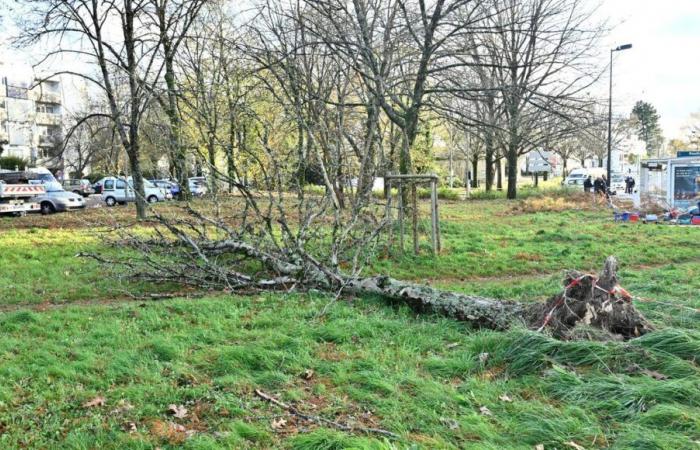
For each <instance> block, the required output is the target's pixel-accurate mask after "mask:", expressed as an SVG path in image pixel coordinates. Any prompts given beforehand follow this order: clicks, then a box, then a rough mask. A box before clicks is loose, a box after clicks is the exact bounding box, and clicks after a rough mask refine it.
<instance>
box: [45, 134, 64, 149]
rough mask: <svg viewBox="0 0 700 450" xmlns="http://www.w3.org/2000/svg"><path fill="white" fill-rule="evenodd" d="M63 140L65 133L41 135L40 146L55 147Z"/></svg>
mask: <svg viewBox="0 0 700 450" xmlns="http://www.w3.org/2000/svg"><path fill="white" fill-rule="evenodd" d="M61 141H63V135H60V134H47V135H40V136H39V147H54V146H56V145H58V144H60V143H61Z"/></svg>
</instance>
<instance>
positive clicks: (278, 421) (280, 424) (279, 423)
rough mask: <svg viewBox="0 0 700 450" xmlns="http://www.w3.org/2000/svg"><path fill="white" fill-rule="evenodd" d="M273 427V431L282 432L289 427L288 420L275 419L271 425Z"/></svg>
mask: <svg viewBox="0 0 700 450" xmlns="http://www.w3.org/2000/svg"><path fill="white" fill-rule="evenodd" d="M270 425H271V426H272V429H273V430H281V429H282V428H284V427H285V426H286V425H287V419H284V418H279V419H273V420H272V423H271V424H270Z"/></svg>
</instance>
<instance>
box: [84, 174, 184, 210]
mask: <svg viewBox="0 0 700 450" xmlns="http://www.w3.org/2000/svg"><path fill="white" fill-rule="evenodd" d="M98 183H99V184H100V185H101V186H102V193H101V196H102V200H103V201H104V202H105V204H106V205H107V206H114V205H116V204H121V205H123V204H124V203H126V202H133V201H136V191H135V189H134V186H133V180H132V178H131V177H128V178H117V177H105V178H103V179H101V180H100V181H99V182H98ZM143 188H144V196H145V197H146V201H147V202H148V203H156V202H163V201H165V200H170V199H172V198H173V196H172V194H171V193H170V191H169V190H168V189H164V188H159V187H157V186H156V185H154V184H153V183H151V182H150V181H148V180H143Z"/></svg>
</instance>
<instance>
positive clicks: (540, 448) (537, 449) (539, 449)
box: [535, 444, 544, 450]
mask: <svg viewBox="0 0 700 450" xmlns="http://www.w3.org/2000/svg"><path fill="white" fill-rule="evenodd" d="M535 450H544V445H542V444H537V445H535Z"/></svg>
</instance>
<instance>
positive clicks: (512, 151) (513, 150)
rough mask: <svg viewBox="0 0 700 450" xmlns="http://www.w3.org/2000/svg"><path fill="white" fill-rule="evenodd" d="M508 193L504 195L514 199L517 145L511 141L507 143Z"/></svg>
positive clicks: (516, 174)
mask: <svg viewBox="0 0 700 450" xmlns="http://www.w3.org/2000/svg"><path fill="white" fill-rule="evenodd" d="M507 156H508V158H507V162H508V193H507V195H506V197H507V198H508V199H511V200H513V199H515V198H516V197H517V195H518V191H517V189H518V188H517V183H518V147H517V145H516V143H514V142H511V143H509V144H508V154H507Z"/></svg>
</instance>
